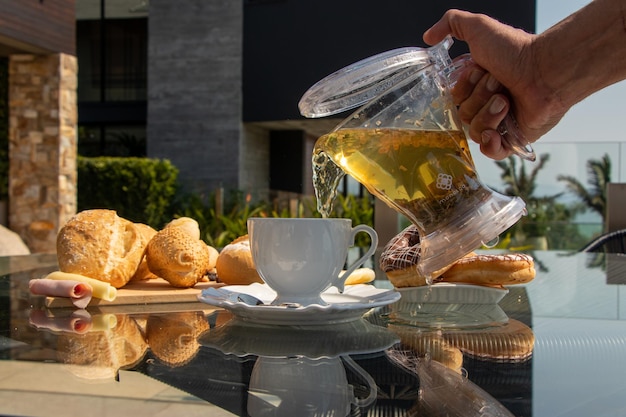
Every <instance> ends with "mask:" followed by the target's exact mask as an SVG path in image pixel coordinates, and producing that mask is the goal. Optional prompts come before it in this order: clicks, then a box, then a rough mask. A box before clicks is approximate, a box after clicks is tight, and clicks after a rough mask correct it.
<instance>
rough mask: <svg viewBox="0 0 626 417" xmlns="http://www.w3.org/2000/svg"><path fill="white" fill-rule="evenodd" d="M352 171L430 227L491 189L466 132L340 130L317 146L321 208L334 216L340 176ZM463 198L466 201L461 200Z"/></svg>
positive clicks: (389, 201) (484, 196)
mask: <svg viewBox="0 0 626 417" xmlns="http://www.w3.org/2000/svg"><path fill="white" fill-rule="evenodd" d="M344 174H349V175H351V176H352V177H353V178H354V179H355V180H357V181H358V182H360V183H361V184H363V185H364V186H365V187H366V188H367V189H368V190H369V191H370V192H371V193H372V194H373V195H375V196H376V197H378V198H380V199H382V200H383V201H385V202H386V203H387V204H388V205H390V206H391V207H394V208H396V210H398V211H399V212H401V213H402V214H404V215H406V216H407V217H408V218H409V219H410V220H411V221H412V222H413V223H415V224H417V225H419V226H421V227H422V228H423V229H424V230H425V231H427V232H428V231H431V230H432V229H433V228H434V227H435V226H437V225H442V224H445V223H447V221H448V220H449V219H451V218H454V217H455V213H456V214H459V213H458V212H457V209H459V210H461V211H466V210H467V208H466V207H467V204H469V205H470V207H471V205H472V204H473V203H476V202H478V201H480V200H484V199H487V198H488V197H489V192H488V191H486V190H485V189H484V188H483V187H482V186H481V184H480V181H479V180H478V177H477V175H476V172H475V169H474V163H473V160H472V157H471V154H470V151H469V147H468V143H467V139H466V138H465V135H464V134H463V132H461V131H458V130H452V131H435V130H417V129H400V128H381V129H360V128H355V129H339V130H336V131H333V132H331V133H329V134H327V135H324V136H322V137H321V138H319V139H318V140H317V142H316V144H315V148H314V150H313V182H314V187H315V192H316V195H317V199H318V210H319V211H320V213H322V215H324V216H328V215H329V212H330V211H331V208H332V200H333V198H334V195H335V189H336V186H337V183H338V182H339V179H340V178H341V177H343V175H344ZM459 203H462V204H459Z"/></svg>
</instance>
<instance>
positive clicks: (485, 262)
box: [380, 225, 535, 288]
mask: <svg viewBox="0 0 626 417" xmlns="http://www.w3.org/2000/svg"><path fill="white" fill-rule="evenodd" d="M419 260H420V240H419V234H418V231H417V227H415V226H414V225H411V226H409V227H407V228H406V229H404V230H403V231H402V232H400V233H399V234H398V235H396V236H394V237H393V239H391V240H390V241H389V243H387V245H386V246H385V247H384V248H383V251H382V253H381V256H380V268H381V269H382V270H383V271H384V272H385V273H386V275H387V278H389V281H390V282H391V283H392V284H393V285H394V287H396V288H402V287H416V286H422V285H428V283H429V282H428V279H427V277H425V276H423V275H422V274H420V272H419V269H418V267H417V266H418V263H419ZM534 278H535V267H534V260H533V258H532V257H531V256H530V255H526V254H497V255H490V254H480V255H478V254H476V253H474V252H471V253H469V254H467V255H466V256H464V257H463V258H461V259H458V260H456V261H455V262H453V263H452V264H450V265H448V266H446V267H444V268H442V269H440V270H438V271H436V272H435V273H433V275H432V276H431V280H432V283H437V282H457V283H464V284H477V285H489V286H502V285H513V284H521V283H526V282H529V281H532V280H533V279H534Z"/></svg>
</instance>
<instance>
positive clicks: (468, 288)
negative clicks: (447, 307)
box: [398, 282, 509, 304]
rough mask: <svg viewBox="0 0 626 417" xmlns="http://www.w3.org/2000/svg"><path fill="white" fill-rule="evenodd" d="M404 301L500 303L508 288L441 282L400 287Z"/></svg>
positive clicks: (399, 290)
mask: <svg viewBox="0 0 626 417" xmlns="http://www.w3.org/2000/svg"><path fill="white" fill-rule="evenodd" d="M398 292H400V294H402V302H411V303H424V304H426V303H429V304H430V303H432V304H498V303H499V302H500V300H502V298H503V297H504V296H505V295H507V294H508V292H509V290H507V289H506V288H494V287H485V286H482V285H471V284H453V283H449V282H439V283H436V284H433V285H430V286H428V285H425V286H421V287H410V288H398Z"/></svg>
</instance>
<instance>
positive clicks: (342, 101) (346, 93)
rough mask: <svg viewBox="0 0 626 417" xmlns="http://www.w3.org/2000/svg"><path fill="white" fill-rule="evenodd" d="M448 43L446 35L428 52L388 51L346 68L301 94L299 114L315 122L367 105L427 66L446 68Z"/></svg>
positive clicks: (409, 48)
mask: <svg viewBox="0 0 626 417" xmlns="http://www.w3.org/2000/svg"><path fill="white" fill-rule="evenodd" d="M452 43H453V40H452V38H451V37H450V36H449V35H448V36H446V38H445V39H444V40H443V41H441V42H440V43H438V44H437V45H434V46H432V47H430V48H419V47H405V48H398V49H392V50H390V51H387V52H383V53H380V54H378V55H374V56H371V57H369V58H365V59H363V60H361V61H358V62H355V63H353V64H351V65H348V66H347V67H345V68H342V69H340V70H338V71H336V72H334V73H332V74H330V75H328V76H327V77H325V78H323V79H321V80H320V81H318V82H317V83H315V84H314V85H313V86H312V87H310V88H309V89H308V90H307V91H306V93H304V95H303V96H302V98H301V99H300V102H299V103H298V108H299V109H300V114H302V115H303V116H305V117H309V118H316V117H324V116H330V115H333V114H337V113H341V112H344V111H346V110H350V109H353V108H355V107H358V106H360V105H362V104H365V103H367V102H369V101H371V100H372V99H374V98H375V97H378V96H379V95H381V94H382V93H384V92H385V91H387V90H388V89H389V88H391V87H392V86H394V85H395V84H397V83H398V82H399V81H401V80H403V79H406V78H407V77H409V76H411V75H412V74H414V73H416V72H418V71H419V70H421V69H423V68H424V67H426V66H428V65H431V64H435V65H438V66H441V67H443V68H446V67H447V66H449V65H450V63H451V59H450V56H449V55H448V49H449V48H450V46H451V45H452Z"/></svg>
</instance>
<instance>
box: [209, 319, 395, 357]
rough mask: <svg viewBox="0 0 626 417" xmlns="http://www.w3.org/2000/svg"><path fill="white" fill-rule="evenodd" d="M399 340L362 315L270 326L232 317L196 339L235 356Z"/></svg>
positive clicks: (373, 348) (351, 349)
mask: <svg viewBox="0 0 626 417" xmlns="http://www.w3.org/2000/svg"><path fill="white" fill-rule="evenodd" d="M399 341H400V339H399V337H398V336H397V335H396V334H395V333H393V332H392V331H390V330H388V329H386V328H384V327H381V326H377V325H374V324H372V323H370V322H368V321H367V320H365V319H362V318H359V319H356V320H353V321H350V322H346V323H334V324H331V325H320V326H271V325H263V324H256V323H248V322H245V321H243V320H238V319H236V318H235V319H233V320H230V321H229V322H227V323H226V324H224V325H223V326H220V327H217V328H215V329H212V330H211V331H210V332H208V333H206V334H205V335H203V336H202V337H201V338H200V339H199V342H200V344H201V345H202V346H207V347H212V348H215V349H218V350H219V351H221V352H223V353H225V354H227V355H235V356H238V357H246V356H249V355H255V356H263V357H287V356H296V355H297V356H305V357H307V358H310V359H319V358H334V357H338V356H344V355H359V354H368V353H374V352H382V351H384V350H385V349H387V348H389V347H391V346H393V345H394V344H396V343H398V342H399Z"/></svg>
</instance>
